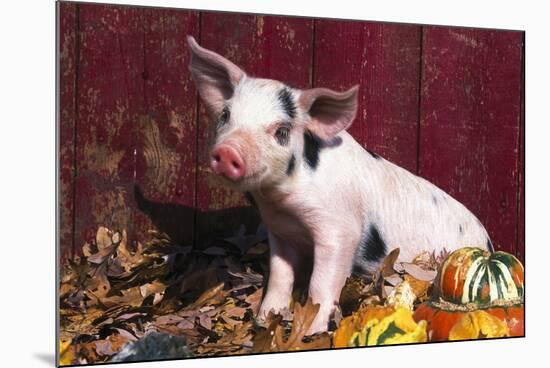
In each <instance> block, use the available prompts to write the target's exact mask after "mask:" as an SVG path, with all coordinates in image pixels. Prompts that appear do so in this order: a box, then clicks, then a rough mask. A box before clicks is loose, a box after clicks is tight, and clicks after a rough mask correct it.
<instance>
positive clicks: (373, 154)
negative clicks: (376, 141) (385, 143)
mask: <svg viewBox="0 0 550 368" xmlns="http://www.w3.org/2000/svg"><path fill="white" fill-rule="evenodd" d="M367 152H368V153H369V155H371V156H372V157H373V158H375V159H377V160H380V158H381V157H380V155H378V154H377V153H375V152H372V151H371V150H367Z"/></svg>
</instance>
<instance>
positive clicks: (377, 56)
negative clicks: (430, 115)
mask: <svg viewBox="0 0 550 368" xmlns="http://www.w3.org/2000/svg"><path fill="white" fill-rule="evenodd" d="M420 34H421V28H420V26H412V25H399V24H386V23H370V22H356V21H336V20H318V21H317V22H316V26H315V72H314V85H315V86H317V87H328V88H333V89H336V90H345V89H348V88H350V87H351V86H353V85H355V84H360V90H359V109H358V114H357V118H356V119H355V122H354V123H353V125H352V126H351V128H350V129H349V132H350V133H351V134H352V135H353V136H354V137H355V139H356V140H357V141H358V142H359V143H360V144H362V145H363V146H364V147H365V148H368V149H370V150H373V151H375V152H377V153H378V154H380V155H381V156H383V157H385V158H386V159H388V160H390V161H393V162H395V163H396V164H398V165H400V166H402V167H404V168H406V169H408V170H410V171H412V172H413V173H416V171H417V130H418V96H419V75H420V44H421V42H420Z"/></svg>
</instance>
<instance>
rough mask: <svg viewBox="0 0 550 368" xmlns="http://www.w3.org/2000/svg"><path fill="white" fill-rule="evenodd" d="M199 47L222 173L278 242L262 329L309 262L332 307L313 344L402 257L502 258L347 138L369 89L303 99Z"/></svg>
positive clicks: (445, 203)
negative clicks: (473, 252) (347, 293)
mask: <svg viewBox="0 0 550 368" xmlns="http://www.w3.org/2000/svg"><path fill="white" fill-rule="evenodd" d="M188 44H189V48H190V50H191V54H192V57H191V62H190V67H189V68H190V71H191V74H192V77H193V79H194V81H195V84H196V86H197V89H198V91H199V94H200V96H201V98H202V101H203V102H204V105H205V106H206V108H207V110H208V112H209V114H210V115H211V116H212V117H213V120H214V124H215V125H216V126H215V130H216V138H215V143H214V145H213V147H212V149H211V151H210V166H211V168H212V171H213V173H214V174H215V175H217V176H219V177H221V178H222V180H223V181H224V182H225V183H226V184H227V185H229V186H231V187H233V188H235V189H237V190H240V191H242V192H244V193H245V194H246V195H247V196H249V198H251V199H252V200H253V202H254V203H255V204H256V206H257V207H258V210H259V212H260V214H261V217H262V220H263V222H264V224H265V225H266V226H267V229H268V231H269V245H270V264H269V266H270V275H269V281H268V285H267V292H266V294H265V297H264V299H263V301H262V305H261V308H260V311H259V315H258V316H257V318H258V319H259V320H262V319H263V318H265V317H266V315H267V314H268V313H269V311H270V310H274V311H278V310H280V309H282V308H285V307H288V306H289V303H290V302H291V294H292V289H293V285H294V280H295V278H296V275H297V274H298V273H299V272H301V270H303V265H302V262H301V261H302V260H303V259H305V258H311V257H313V272H312V274H311V278H310V282H309V295H310V296H311V298H312V299H313V302H314V303H319V304H320V305H321V307H320V310H319V313H318V315H317V316H316V318H315V320H314V322H313V324H312V326H311V328H310V330H309V333H310V334H312V333H315V332H320V331H325V330H326V329H327V327H328V323H329V321H330V318H331V315H332V314H333V313H334V311H335V308H337V303H338V299H339V296H340V292H341V290H342V287H343V285H344V282H345V280H346V278H347V277H348V276H349V275H350V274H351V273H352V272H359V273H364V272H371V271H373V270H376V269H377V267H378V264H379V263H380V261H381V260H382V259H383V258H384V256H385V255H387V254H388V253H389V252H390V251H391V250H392V249H394V248H396V247H399V248H401V253H400V256H399V260H401V261H410V260H411V259H412V258H413V257H414V256H416V255H418V254H419V253H420V252H421V251H423V250H428V251H436V252H439V251H441V250H443V249H444V248H445V249H447V250H454V249H456V248H459V247H463V246H470V245H477V246H481V247H484V248H487V249H489V250H492V245H491V241H490V240H489V237H488V235H487V232H486V231H485V229H484V227H483V225H482V224H481V223H480V222H479V221H478V220H477V219H476V217H475V216H474V215H473V214H472V213H471V212H470V211H468V210H467V209H466V208H465V207H464V206H463V205H462V204H460V203H459V202H458V201H456V200H455V199H453V198H452V197H451V196H449V195H448V194H446V193H445V192H443V191H442V190H441V189H439V188H438V187H436V186H435V185H433V184H431V183H430V182H428V181H426V180H424V179H422V178H420V177H418V176H416V175H413V174H411V173H410V172H408V171H407V170H405V169H403V168H401V167H399V166H396V165H394V164H393V163H391V162H389V161H387V160H385V159H383V158H382V157H380V156H379V155H377V154H376V153H373V152H370V151H367V150H365V149H363V147H361V145H359V144H358V143H357V142H356V141H355V140H354V139H353V137H352V136H351V135H350V134H348V133H347V132H346V129H348V128H349V126H350V125H351V123H352V122H353V120H354V118H355V114H356V110H357V92H358V86H355V87H353V88H351V89H349V90H347V91H345V92H336V91H333V90H330V89H326V88H313V89H305V90H300V89H295V88H292V87H290V86H288V85H285V84H284V83H281V82H279V81H276V80H270V79H261V78H254V77H251V76H249V75H247V74H246V73H245V72H244V71H243V70H242V69H241V68H239V67H238V66H237V65H235V64H233V63H232V62H231V61H229V60H227V59H225V58H224V57H222V56H220V55H218V54H217V53H215V52H213V51H210V50H207V49H204V48H202V47H200V46H199V45H198V44H197V42H196V41H195V39H194V38H193V37H188Z"/></svg>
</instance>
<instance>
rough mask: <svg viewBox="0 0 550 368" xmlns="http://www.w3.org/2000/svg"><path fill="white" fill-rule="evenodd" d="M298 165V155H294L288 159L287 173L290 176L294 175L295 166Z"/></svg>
mask: <svg viewBox="0 0 550 368" xmlns="http://www.w3.org/2000/svg"><path fill="white" fill-rule="evenodd" d="M295 166H296V156H294V155H292V157H291V158H290V161H288V166H287V168H286V174H287V175H288V176H290V175H292V173H293V172H294V167H295Z"/></svg>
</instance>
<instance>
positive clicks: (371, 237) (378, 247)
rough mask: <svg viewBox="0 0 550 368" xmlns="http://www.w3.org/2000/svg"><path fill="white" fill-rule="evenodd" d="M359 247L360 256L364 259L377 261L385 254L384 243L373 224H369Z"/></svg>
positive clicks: (385, 247)
mask: <svg viewBox="0 0 550 368" xmlns="http://www.w3.org/2000/svg"><path fill="white" fill-rule="evenodd" d="M359 247H360V249H361V256H362V257H363V259H365V260H366V261H369V262H379V261H381V260H382V259H383V258H384V257H385V256H386V252H387V246H386V243H385V242H384V240H383V239H382V237H381V236H380V233H379V232H378V228H377V227H376V225H374V224H371V225H370V226H369V229H368V231H367V232H366V233H365V234H364V235H363V238H362V239H361V243H360V245H359Z"/></svg>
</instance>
